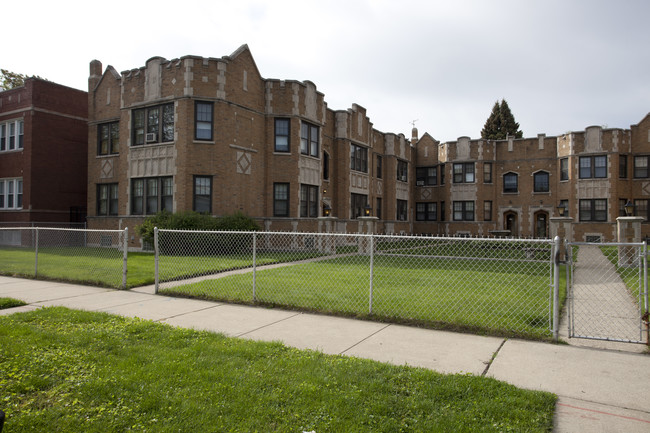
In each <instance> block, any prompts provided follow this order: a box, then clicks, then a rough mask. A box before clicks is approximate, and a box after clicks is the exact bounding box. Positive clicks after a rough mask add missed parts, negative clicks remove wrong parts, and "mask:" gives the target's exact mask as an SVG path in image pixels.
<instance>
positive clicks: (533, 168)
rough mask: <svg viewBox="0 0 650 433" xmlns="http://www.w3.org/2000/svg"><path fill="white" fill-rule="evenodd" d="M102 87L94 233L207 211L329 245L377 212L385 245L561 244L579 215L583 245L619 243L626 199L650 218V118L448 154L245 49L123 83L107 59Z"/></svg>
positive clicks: (96, 74) (165, 63) (98, 68)
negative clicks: (508, 239) (509, 238)
mask: <svg viewBox="0 0 650 433" xmlns="http://www.w3.org/2000/svg"><path fill="white" fill-rule="evenodd" d="M88 85H89V93H88V106H89V123H88V124H89V127H88V173H89V178H88V221H89V225H90V226H91V227H107V228H109V227H110V228H117V227H125V226H128V227H130V228H131V229H133V228H134V227H135V226H136V225H137V224H139V223H140V222H141V221H142V219H143V218H144V217H145V215H146V214H149V213H153V212H155V211H157V210H160V209H163V208H164V209H169V210H172V211H182V210H192V209H197V208H199V209H202V206H207V207H205V210H206V211H207V210H209V212H210V213H212V214H213V215H224V214H229V213H232V212H235V211H243V212H244V213H246V214H247V215H249V216H251V217H254V218H256V219H258V220H259V222H260V224H261V225H262V227H264V228H265V229H267V230H282V231H315V230H318V229H319V224H318V222H319V220H318V218H319V217H322V216H323V215H324V212H325V209H331V216H333V217H336V224H335V227H336V230H337V231H348V232H356V231H357V230H359V229H360V225H359V221H358V220H357V219H356V217H357V216H358V215H359V214H361V213H363V211H364V208H365V207H366V205H369V206H370V208H372V209H371V215H373V216H377V217H378V218H379V219H378V220H377V226H376V231H377V232H380V233H430V234H437V235H457V234H460V235H465V234H471V235H480V236H489V235H495V234H503V233H505V232H503V231H504V230H508V232H507V233H509V234H510V235H515V236H522V237H547V236H548V235H549V227H548V224H549V218H551V217H554V216H558V209H557V207H558V205H559V204H560V202H561V201H564V200H566V203H568V208H567V210H568V212H569V215H570V216H571V217H573V218H574V221H575V222H576V224H575V228H574V234H575V238H576V239H577V240H585V239H587V237H589V238H590V239H591V237H593V236H600V238H601V239H602V240H612V239H613V238H614V236H615V225H616V217H617V216H618V215H619V207H620V206H619V204H620V202H621V200H624V199H625V200H632V201H634V200H637V204H638V205H639V206H638V210H639V211H643V210H644V209H647V207H649V206H647V204H644V202H642V201H641V200H646V199H647V198H648V192H646V186H647V185H646V184H647V181H648V179H649V177H648V175H647V174H646V177H645V178H642V177H639V176H635V164H636V163H638V164H642V163H643V161H642V159H635V156H640V155H641V156H642V155H644V154H650V149H649V146H650V143H649V141H650V136H649V133H648V129H649V128H650V119H648V118H646V119H644V120H643V121H642V122H641V123H640V124H639V125H635V126H632V127H631V129H629V130H622V129H603V128H600V127H589V128H587V129H586V130H585V131H582V132H571V133H568V134H566V135H563V136H559V137H546V136H545V135H543V134H541V135H539V136H537V137H534V138H525V139H512V138H510V139H507V140H501V141H493V140H471V139H470V138H468V137H461V138H459V139H458V140H457V141H455V142H447V143H439V142H438V141H436V140H435V139H434V138H433V137H432V136H430V135H429V134H424V135H423V136H422V137H419V136H418V132H417V130H415V129H414V130H413V131H412V136H411V137H410V139H407V138H406V137H405V136H404V135H403V134H393V133H384V132H381V131H379V130H377V129H375V128H374V127H373V124H372V122H371V121H370V118H369V117H368V115H367V112H366V109H365V108H363V107H361V106H359V105H356V104H353V105H352V107H351V108H350V109H348V110H331V109H329V108H328V107H327V103H326V102H325V99H324V95H323V94H322V93H321V92H319V91H318V90H317V88H316V85H315V84H314V83H312V82H310V81H304V82H298V81H291V80H271V79H264V78H263V77H262V76H261V74H260V72H259V70H258V69H257V66H256V64H255V61H254V59H253V57H252V55H251V53H250V51H249V49H248V47H247V46H245V45H244V46H242V47H241V48H239V49H238V50H237V51H236V52H235V53H233V54H232V55H230V56H226V57H223V58H202V57H196V56H187V57H183V58H180V59H173V60H166V59H163V58H161V57H153V58H151V59H149V60H147V62H146V64H145V66H144V67H141V68H138V69H132V70H127V71H124V72H122V73H118V72H117V71H116V70H115V69H114V68H113V67H111V66H108V67H107V68H106V70H103V69H102V65H101V63H100V62H99V61H96V60H95V61H93V62H91V64H90V77H89V82H88ZM111 123H114V124H115V125H116V126H115V127H116V128H117V129H116V130H115V131H116V132H115V136H114V137H112V138H111V143H113V144H114V145H115V146H114V147H115V148H111V147H110V146H108V148H109V150H108V151H107V144H106V143H107V142H106V137H107V131H109V130H110V128H111V126H110V124H111ZM102 140H103V141H102ZM621 155H625V157H626V158H627V176H626V177H624V178H623V177H621V176H620V175H619V167H621V165H620V163H619V159H620V157H621ZM587 157H589V158H587ZM581 163H582V164H587V163H588V164H591V166H590V170H591V172H590V174H591V176H590V177H583V176H580V170H581V168H580V164H581ZM603 163H604V164H605V167H604V168H603V167H602V164H603ZM563 167H566V170H563V169H562V168H563ZM584 170H586V167H583V171H584ZM603 170H605V171H604V172H603ZM585 173H586V172H585ZM603 173H604V174H605V176H604V177H602V174H603ZM564 174H566V176H567V178H566V179H564V177H563V176H564ZM636 174H637V175H638V174H643V173H642V172H641V171H640V170H637V173H636ZM285 195H286V198H285ZM563 203H564V202H563ZM603 205H604V206H605V208H604V209H603ZM644 206H645V208H644ZM581 207H582V211H581V210H580V209H581ZM208 208H209V209H208ZM588 220H589V221H588ZM601 220H603V221H601ZM132 233H134V232H132ZM644 234H645V233H644ZM139 246H140V241H139V240H138V239H137V237H134V238H133V240H132V244H131V247H132V248H138V247H139Z"/></svg>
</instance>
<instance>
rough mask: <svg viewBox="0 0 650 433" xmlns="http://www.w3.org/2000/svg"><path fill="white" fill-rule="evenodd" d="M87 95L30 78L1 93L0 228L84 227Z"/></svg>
mask: <svg viewBox="0 0 650 433" xmlns="http://www.w3.org/2000/svg"><path fill="white" fill-rule="evenodd" d="M87 117H88V95H87V93H86V92H84V91H81V90H76V89H72V88H69V87H65V86H62V85H60V84H56V83H52V82H50V81H46V80H42V79H38V78H28V79H26V80H25V82H24V85H23V86H22V87H17V88H14V89H11V90H5V91H3V92H0V224H1V223H3V222H4V223H7V222H11V223H14V222H19V223H28V222H29V223H32V222H39V223H51V222H56V223H69V222H85V217H86V198H87V197H86V196H87V193H86V187H87V184H88V181H87V165H88V164H87V161H88V125H87V121H88V118H87Z"/></svg>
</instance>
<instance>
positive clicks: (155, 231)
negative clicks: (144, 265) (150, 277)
mask: <svg viewBox="0 0 650 433" xmlns="http://www.w3.org/2000/svg"><path fill="white" fill-rule="evenodd" d="M153 252H154V263H155V267H154V281H155V283H154V284H155V286H154V291H153V292H154V293H155V294H157V293H158V227H154V228H153Z"/></svg>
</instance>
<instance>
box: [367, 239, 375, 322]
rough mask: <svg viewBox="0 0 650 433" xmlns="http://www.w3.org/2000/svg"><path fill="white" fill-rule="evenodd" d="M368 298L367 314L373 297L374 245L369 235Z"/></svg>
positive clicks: (370, 308) (370, 312)
mask: <svg viewBox="0 0 650 433" xmlns="http://www.w3.org/2000/svg"><path fill="white" fill-rule="evenodd" d="M369 242H370V245H369V246H370V299H369V301H368V303H369V305H368V309H369V314H372V298H373V293H372V292H373V276H374V273H375V263H374V261H375V260H374V259H375V245H374V236H373V235H370V241H369Z"/></svg>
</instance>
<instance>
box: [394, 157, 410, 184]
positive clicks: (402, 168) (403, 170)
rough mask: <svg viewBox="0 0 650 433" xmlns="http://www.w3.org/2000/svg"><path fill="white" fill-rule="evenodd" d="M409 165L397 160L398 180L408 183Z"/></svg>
mask: <svg viewBox="0 0 650 433" xmlns="http://www.w3.org/2000/svg"><path fill="white" fill-rule="evenodd" d="M408 167H409V166H408V163H407V162H406V161H402V160H401V159H398V160H397V180H401V181H402V182H407V180H408Z"/></svg>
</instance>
